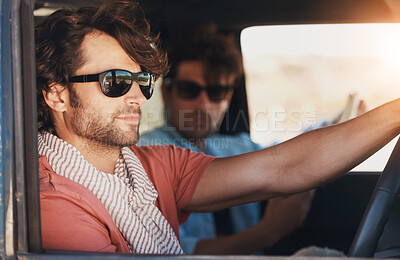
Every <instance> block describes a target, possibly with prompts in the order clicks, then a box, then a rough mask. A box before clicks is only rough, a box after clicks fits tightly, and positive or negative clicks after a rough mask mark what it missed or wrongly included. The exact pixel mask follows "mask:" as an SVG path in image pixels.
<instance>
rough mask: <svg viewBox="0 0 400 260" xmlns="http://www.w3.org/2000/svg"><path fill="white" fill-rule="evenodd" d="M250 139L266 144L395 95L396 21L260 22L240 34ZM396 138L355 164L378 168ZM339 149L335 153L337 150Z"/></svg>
mask: <svg viewBox="0 0 400 260" xmlns="http://www.w3.org/2000/svg"><path fill="white" fill-rule="evenodd" d="M241 45H242V51H243V59H244V67H245V73H246V86H247V96H248V103H249V113H250V128H251V136H252V139H253V140H254V141H255V142H257V143H260V144H262V145H270V144H273V143H276V142H282V141H284V140H287V139H289V138H292V137H294V136H296V135H298V134H299V133H302V132H303V131H306V130H307V129H310V128H315V127H319V126H321V125H324V124H326V123H328V122H330V121H331V120H333V119H335V118H336V119H342V120H344V119H348V118H351V117H352V116H354V115H355V114H357V111H358V108H359V107H360V108H362V104H360V102H361V101H363V102H364V103H365V105H366V108H367V110H369V109H372V108H374V107H377V106H379V105H381V104H383V103H384V102H387V101H389V100H392V99H394V98H397V97H400V47H399V46H400V24H324V25H285V26H258V27H250V28H246V29H245V30H243V32H242V34H241ZM393 143H394V142H392V143H391V144H389V145H388V146H387V147H385V148H384V149H382V150H381V151H380V152H379V153H378V154H376V155H375V158H374V159H370V160H367V161H366V162H365V163H364V164H363V165H361V166H359V167H358V168H356V169H357V170H363V171H369V170H370V171H379V170H382V169H383V167H384V165H385V163H386V161H387V158H388V155H389V154H390V152H391V150H392V148H393ZM338 152H340V151H338Z"/></svg>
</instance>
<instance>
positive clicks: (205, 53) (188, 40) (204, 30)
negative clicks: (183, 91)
mask: <svg viewBox="0 0 400 260" xmlns="http://www.w3.org/2000/svg"><path fill="white" fill-rule="evenodd" d="M174 40H175V42H174V43H172V44H170V48H169V50H168V58H169V60H170V64H171V70H170V72H169V73H168V75H167V77H168V78H174V77H175V76H176V69H177V66H179V64H180V62H182V61H189V60H197V61H201V62H202V63H203V64H204V66H205V70H206V71H205V73H206V74H207V77H206V80H207V81H208V83H215V82H216V81H219V80H220V78H221V77H230V76H234V78H235V81H238V80H239V79H240V77H241V76H242V75H243V64H242V55H241V53H240V50H239V48H238V47H237V44H236V42H235V38H234V37H233V36H232V35H225V34H223V33H222V32H219V31H218V28H217V26H216V25H214V24H211V25H200V26H197V27H195V28H193V27H192V28H190V30H187V31H183V32H181V34H180V35H179V36H177V40H176V39H174Z"/></svg>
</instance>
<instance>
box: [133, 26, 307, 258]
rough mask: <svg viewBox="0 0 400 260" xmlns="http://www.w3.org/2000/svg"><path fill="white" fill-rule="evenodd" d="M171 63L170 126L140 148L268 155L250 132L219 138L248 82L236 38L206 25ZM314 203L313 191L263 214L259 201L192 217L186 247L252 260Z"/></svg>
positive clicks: (166, 93)
mask: <svg viewBox="0 0 400 260" xmlns="http://www.w3.org/2000/svg"><path fill="white" fill-rule="evenodd" d="M169 57H170V59H171V65H172V67H171V71H170V72H169V73H168V75H167V76H166V77H165V78H164V82H163V85H162V94H163V99H164V104H165V109H166V112H167V113H166V115H167V118H166V123H165V125H164V126H163V127H160V128H157V129H155V130H153V131H151V132H148V133H145V134H143V135H142V136H141V137H140V139H139V142H138V145H157V144H158V145H160V144H162V145H168V144H174V145H176V146H179V147H183V148H187V149H191V150H193V151H196V152H204V153H205V154H207V155H212V156H218V157H227V156H234V155H238V154H242V153H248V152H252V151H256V150H260V149H262V147H261V146H259V145H258V144H256V143H254V142H252V141H251V139H250V136H249V134H248V133H241V134H238V135H223V134H218V127H219V125H220V124H221V122H222V120H223V117H224V115H225V113H226V111H227V109H228V107H229V104H230V102H231V98H232V94H233V91H234V88H235V86H236V85H237V83H238V81H239V80H240V78H241V77H242V61H241V54H240V52H239V50H238V48H237V47H236V44H235V42H234V38H233V37H230V36H226V35H224V34H222V33H219V32H218V31H217V27H216V26H213V25H211V26H200V27H198V28H196V29H194V30H190V31H188V32H185V33H182V35H181V37H180V40H178V41H177V43H176V44H174V45H172V46H170V51H169ZM311 199H312V192H307V193H302V194H296V195H292V196H290V197H287V198H276V199H272V200H270V201H269V202H268V206H267V207H266V210H265V213H264V214H262V213H261V203H259V202H255V203H251V204H245V205H240V206H236V207H233V208H230V209H227V210H224V211H219V212H215V213H214V214H213V213H193V214H191V216H190V217H189V219H188V220H187V221H186V223H185V224H183V225H182V226H180V228H179V229H180V235H181V244H182V248H183V250H184V251H185V253H187V254H250V253H255V252H257V251H259V250H262V249H264V248H268V247H271V246H272V245H273V244H275V243H276V242H278V241H279V240H280V239H282V238H283V237H284V236H286V235H287V234H289V233H290V232H292V231H293V230H295V229H296V228H298V227H300V226H301V225H302V224H303V222H304V220H305V218H306V215H307V213H308V211H309V208H310V204H311ZM261 216H263V217H261ZM244 241H246V242H244Z"/></svg>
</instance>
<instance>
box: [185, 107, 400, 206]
mask: <svg viewBox="0 0 400 260" xmlns="http://www.w3.org/2000/svg"><path fill="white" fill-rule="evenodd" d="M399 104H400V100H396V101H393V102H391V103H388V104H385V105H384V106H382V107H379V108H377V109H374V110H372V111H370V112H368V113H366V114H364V115H362V116H360V117H358V118H355V119H353V120H350V121H348V122H345V123H342V124H338V125H335V126H330V127H326V128H322V129H317V130H314V131H310V132H307V133H305V134H303V135H300V136H298V137H296V138H293V139H291V140H289V141H287V142H284V143H281V144H279V145H276V146H273V147H270V148H267V149H264V150H261V151H257V152H253V153H248V154H243V155H240V156H235V157H229V158H221V159H218V160H214V161H213V162H212V163H211V164H210V165H209V167H208V168H207V169H206V171H205V173H204V174H203V177H202V179H201V180H200V183H199V185H198V188H197V189H196V192H195V195H194V197H193V199H192V201H191V203H190V205H189V207H188V208H187V209H188V210H200V211H202V210H204V211H207V210H216V209H219V208H223V207H230V206H232V205H237V204H240V203H247V202H251V201H256V200H262V199H268V198H271V197H275V196H279V195H285V194H291V193H296V192H301V191H305V190H309V189H312V188H314V187H317V186H320V185H321V184H322V183H325V182H327V181H330V180H332V179H334V178H337V177H339V176H340V175H342V174H344V173H346V172H347V171H349V170H350V169H352V168H353V167H354V166H356V165H357V164H359V163H360V162H362V161H363V160H365V159H366V158H368V157H369V156H371V155H372V154H373V153H375V152H376V151H377V150H379V149H380V148H381V147H382V146H384V145H385V144H386V143H387V142H388V141H390V140H391V139H392V138H394V137H395V136H396V135H397V134H398V133H399V128H400V127H399V126H400V108H399Z"/></svg>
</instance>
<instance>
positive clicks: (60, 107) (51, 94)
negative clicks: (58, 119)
mask: <svg viewBox="0 0 400 260" xmlns="http://www.w3.org/2000/svg"><path fill="white" fill-rule="evenodd" d="M42 94H43V97H44V101H45V102H46V104H47V105H48V106H49V107H50V108H51V109H52V110H54V111H57V112H64V111H65V110H66V109H67V106H66V101H67V100H68V91H67V89H66V87H65V86H62V85H59V84H53V85H50V91H45V90H42Z"/></svg>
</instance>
